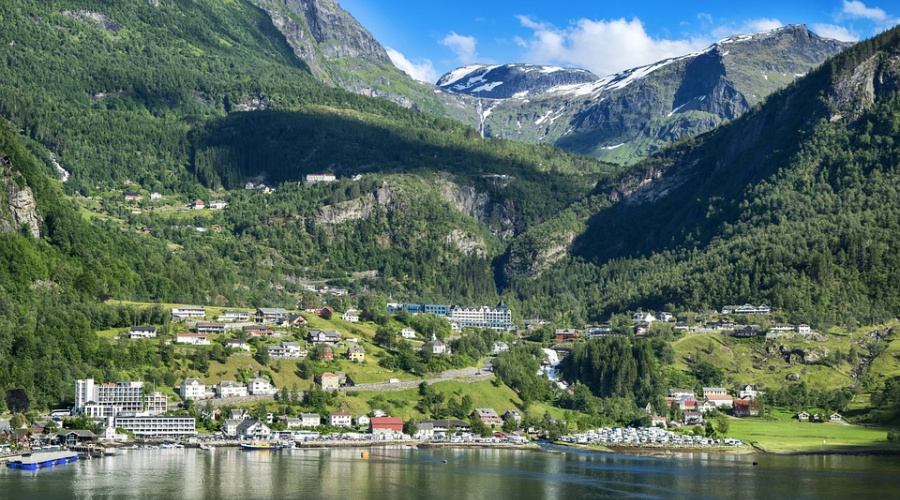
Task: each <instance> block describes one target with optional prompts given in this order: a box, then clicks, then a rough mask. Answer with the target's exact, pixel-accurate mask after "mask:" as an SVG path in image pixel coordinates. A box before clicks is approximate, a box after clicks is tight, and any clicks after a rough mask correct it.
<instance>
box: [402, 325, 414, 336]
mask: <svg viewBox="0 0 900 500" xmlns="http://www.w3.org/2000/svg"><path fill="white" fill-rule="evenodd" d="M400 336H401V337H403V338H405V339H414V338H416V331H415V330H413V329H412V328H410V327H408V326H407V327H406V328H404V329H402V330H400Z"/></svg>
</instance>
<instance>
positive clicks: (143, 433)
mask: <svg viewBox="0 0 900 500" xmlns="http://www.w3.org/2000/svg"><path fill="white" fill-rule="evenodd" d="M115 422H116V423H115V425H116V427H121V428H122V429H125V430H126V431H130V432H132V433H134V435H135V437H140V438H173V439H177V438H182V437H185V436H193V435H194V434H197V428H196V426H197V423H196V420H195V419H194V417H163V416H150V415H141V414H135V415H123V416H117V417H116V419H115Z"/></svg>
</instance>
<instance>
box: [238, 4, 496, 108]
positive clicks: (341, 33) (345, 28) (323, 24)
mask: <svg viewBox="0 0 900 500" xmlns="http://www.w3.org/2000/svg"><path fill="white" fill-rule="evenodd" d="M250 1H251V2H252V3H253V4H255V5H257V6H258V7H259V8H261V9H263V10H264V11H265V12H266V13H267V14H268V15H269V17H270V18H271V20H272V24H274V25H275V27H276V28H277V29H278V31H280V32H281V34H282V35H283V36H284V37H285V39H286V40H287V43H288V44H289V45H290V46H291V48H292V49H293V51H294V54H295V55H296V56H297V58H298V59H300V60H302V61H303V62H304V63H306V65H307V66H309V68H310V71H311V72H312V73H313V75H314V76H315V77H316V78H318V79H319V80H320V81H322V82H324V83H326V84H328V85H333V86H336V87H340V88H343V89H345V90H348V91H350V92H354V93H356V94H361V95H365V96H369V97H377V98H381V99H387V100H389V101H392V102H395V103H397V104H399V105H401V106H403V107H406V108H413V109H420V110H423V111H426V112H428V113H430V114H432V115H435V116H441V117H448V118H453V119H455V120H459V121H463V122H466V123H469V124H471V125H473V126H476V125H477V123H478V116H477V112H476V110H475V106H476V101H475V100H474V99H471V98H468V96H458V95H456V94H452V93H447V92H441V91H440V90H439V89H438V88H437V87H435V86H433V85H429V84H424V83H421V82H417V81H415V80H413V79H412V78H411V77H410V76H409V75H407V74H406V73H404V72H402V71H400V70H399V69H397V68H396V67H395V66H394V65H393V64H392V63H391V59H390V57H389V56H388V54H387V51H385V49H384V47H382V46H381V44H380V43H378V41H377V40H375V38H373V37H372V34H371V33H369V32H368V31H367V30H366V29H365V28H364V27H363V26H362V25H360V24H359V22H358V21H356V19H354V18H353V16H352V15H350V14H349V13H348V12H347V11H345V10H344V9H342V8H341V7H340V5H338V3H337V2H336V1H335V0H250Z"/></svg>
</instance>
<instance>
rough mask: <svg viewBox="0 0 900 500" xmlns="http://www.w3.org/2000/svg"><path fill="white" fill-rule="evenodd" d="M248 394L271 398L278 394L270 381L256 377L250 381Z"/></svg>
mask: <svg viewBox="0 0 900 500" xmlns="http://www.w3.org/2000/svg"><path fill="white" fill-rule="evenodd" d="M248 392H249V393H250V394H251V395H252V396H271V395H273V394H275V393H277V392H278V389H276V388H275V387H273V386H272V384H271V383H269V381H268V380H266V379H264V378H261V377H256V378H255V379H253V380H251V381H250V384H249V389H248Z"/></svg>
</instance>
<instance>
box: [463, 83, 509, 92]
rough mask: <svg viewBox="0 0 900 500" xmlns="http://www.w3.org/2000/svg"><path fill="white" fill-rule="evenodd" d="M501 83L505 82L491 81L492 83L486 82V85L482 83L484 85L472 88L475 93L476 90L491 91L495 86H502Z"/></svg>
mask: <svg viewBox="0 0 900 500" xmlns="http://www.w3.org/2000/svg"><path fill="white" fill-rule="evenodd" d="M500 85H503V82H491V83H486V84H484V85H482V86H480V87H477V88H474V89H472V90H471V92H472V93H473V94H474V93H476V92H490V91H492V90H494V89H495V88H497V87H498V86H500Z"/></svg>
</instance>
